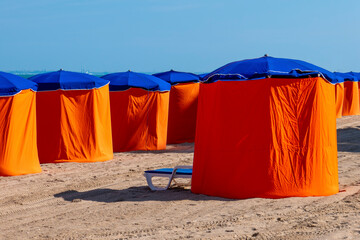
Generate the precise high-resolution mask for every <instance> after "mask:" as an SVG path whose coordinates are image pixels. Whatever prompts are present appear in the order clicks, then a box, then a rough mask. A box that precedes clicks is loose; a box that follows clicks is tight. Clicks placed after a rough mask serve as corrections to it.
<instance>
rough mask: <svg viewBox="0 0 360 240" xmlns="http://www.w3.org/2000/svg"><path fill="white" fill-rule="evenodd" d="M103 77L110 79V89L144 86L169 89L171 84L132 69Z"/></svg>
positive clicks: (146, 88) (163, 89)
mask: <svg viewBox="0 0 360 240" xmlns="http://www.w3.org/2000/svg"><path fill="white" fill-rule="evenodd" d="M101 78H103V79H106V80H109V81H110V85H109V86H110V91H125V90H127V89H130V88H142V89H145V90H149V91H169V90H170V88H171V85H170V84H169V83H167V82H165V81H164V80H162V79H160V78H157V77H155V76H152V75H149V74H145V73H137V72H132V71H130V70H129V71H127V72H118V73H110V74H107V75H105V76H102V77H101Z"/></svg>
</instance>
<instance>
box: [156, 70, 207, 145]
mask: <svg viewBox="0 0 360 240" xmlns="http://www.w3.org/2000/svg"><path fill="white" fill-rule="evenodd" d="M153 75H154V76H155V77H158V78H161V79H162V80H164V81H166V82H168V83H170V84H171V90H170V104H169V122H168V134H167V143H168V144H173V143H184V142H194V141H195V129H196V113H197V101H198V96H199V89H200V85H199V82H200V80H199V78H200V77H199V76H198V75H196V74H193V73H187V72H177V71H174V70H171V71H167V72H162V73H156V74H153Z"/></svg>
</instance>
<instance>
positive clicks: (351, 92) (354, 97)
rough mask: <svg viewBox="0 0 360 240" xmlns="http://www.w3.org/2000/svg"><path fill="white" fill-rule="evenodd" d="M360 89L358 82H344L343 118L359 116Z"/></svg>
mask: <svg viewBox="0 0 360 240" xmlns="http://www.w3.org/2000/svg"><path fill="white" fill-rule="evenodd" d="M359 114H360V108H359V87H358V82H351V81H345V82H344V104H343V113H342V115H343V116H350V115H359Z"/></svg>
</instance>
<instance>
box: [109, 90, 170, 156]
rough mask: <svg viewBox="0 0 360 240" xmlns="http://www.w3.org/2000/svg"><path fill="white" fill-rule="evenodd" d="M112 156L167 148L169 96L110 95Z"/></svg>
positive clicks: (145, 93)
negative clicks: (113, 153) (115, 153)
mask: <svg viewBox="0 0 360 240" xmlns="http://www.w3.org/2000/svg"><path fill="white" fill-rule="evenodd" d="M110 102H111V122H112V133H113V144H114V151H115V152H125V151H134V150H160V149H165V148H166V136H167V123H168V111H169V92H151V91H146V90H143V89H140V88H130V89H129V90H126V91H120V92H110Z"/></svg>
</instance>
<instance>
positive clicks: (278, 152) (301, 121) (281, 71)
mask: <svg viewBox="0 0 360 240" xmlns="http://www.w3.org/2000/svg"><path fill="white" fill-rule="evenodd" d="M334 79H335V76H334V75H333V73H331V72H329V71H326V70H325V69H322V68H319V67H317V66H315V65H312V64H309V63H306V62H303V61H299V60H291V59H283V58H273V57H268V56H264V57H261V58H256V59H249V60H243V61H237V62H233V63H229V64H227V65H225V66H223V67H221V68H219V69H217V70H215V71H213V72H212V73H209V74H208V75H207V76H205V78H204V80H205V82H204V83H202V84H201V86H200V94H199V101H198V114H197V128H196V140H195V151H194V163H193V176H192V186H191V191H192V192H194V193H199V194H206V195H211V196H219V197H226V198H237V199H242V198H253V197H264V198H282V197H295V196H296V197H303V196H326V195H331V194H335V193H337V192H338V191H339V187H338V168H337V142H336V141H337V140H336V116H335V104H334V102H335V101H334V99H335V89H334Z"/></svg>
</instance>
